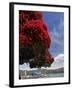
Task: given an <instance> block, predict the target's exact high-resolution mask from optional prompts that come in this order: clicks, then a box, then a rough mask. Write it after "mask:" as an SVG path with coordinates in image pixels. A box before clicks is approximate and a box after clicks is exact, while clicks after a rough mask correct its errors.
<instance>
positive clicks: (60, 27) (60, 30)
mask: <svg viewBox="0 0 72 90" xmlns="http://www.w3.org/2000/svg"><path fill="white" fill-rule="evenodd" d="M50 35H51V40H52V43H56V44H58V45H59V46H63V43H64V21H63V19H62V18H61V19H60V21H59V23H58V24H57V25H54V26H53V29H52V30H51V32H50Z"/></svg>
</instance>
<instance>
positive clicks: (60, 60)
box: [51, 54, 64, 68]
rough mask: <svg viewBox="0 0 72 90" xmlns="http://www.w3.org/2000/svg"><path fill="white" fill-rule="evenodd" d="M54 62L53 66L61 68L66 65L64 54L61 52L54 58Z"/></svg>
mask: <svg viewBox="0 0 72 90" xmlns="http://www.w3.org/2000/svg"><path fill="white" fill-rule="evenodd" d="M54 60H55V61H54V62H53V64H52V65H51V68H60V67H64V54H59V55H57V56H56V57H55V58H54Z"/></svg>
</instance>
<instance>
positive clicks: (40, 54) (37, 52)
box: [19, 11, 54, 68]
mask: <svg viewBox="0 0 72 90" xmlns="http://www.w3.org/2000/svg"><path fill="white" fill-rule="evenodd" d="M50 44H51V39H50V36H49V33H48V28H47V26H46V24H45V23H44V22H43V19H42V13H41V12H38V11H19V64H23V63H27V62H29V64H30V67H31V68H33V67H41V66H50V65H51V64H52V62H53V61H54V59H53V57H52V55H51V54H50V52H49V51H48V49H49V48H50Z"/></svg>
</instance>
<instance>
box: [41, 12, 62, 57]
mask: <svg viewBox="0 0 72 90" xmlns="http://www.w3.org/2000/svg"><path fill="white" fill-rule="evenodd" d="M42 14H43V21H44V22H45V24H46V25H47V28H48V32H49V34H50V37H51V47H50V52H51V53H52V55H53V56H54V57H56V56H57V55H58V54H60V53H62V54H63V53H64V13H63V12H43V13H42Z"/></svg>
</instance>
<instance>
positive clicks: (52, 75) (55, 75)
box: [46, 73, 64, 77]
mask: <svg viewBox="0 0 72 90" xmlns="http://www.w3.org/2000/svg"><path fill="white" fill-rule="evenodd" d="M46 77H64V73H50V74H47V76H46Z"/></svg>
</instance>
